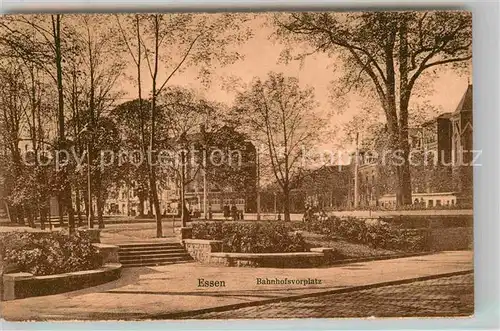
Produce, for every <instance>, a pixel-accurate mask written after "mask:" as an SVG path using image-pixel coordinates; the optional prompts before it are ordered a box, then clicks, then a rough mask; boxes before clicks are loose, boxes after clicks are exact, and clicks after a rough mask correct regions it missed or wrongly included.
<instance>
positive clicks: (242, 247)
mask: <svg viewBox="0 0 500 331" xmlns="http://www.w3.org/2000/svg"><path fill="white" fill-rule="evenodd" d="M193 238H194V239H206V240H221V241H222V242H223V249H224V252H237V253H240V252H241V253H287V252H306V251H308V250H309V247H308V245H307V243H306V242H305V240H304V238H303V237H302V235H301V234H300V233H293V229H292V227H291V226H290V225H289V224H288V223H285V222H259V223H237V222H197V223H194V224H193Z"/></svg>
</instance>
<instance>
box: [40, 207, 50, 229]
mask: <svg viewBox="0 0 500 331" xmlns="http://www.w3.org/2000/svg"><path fill="white" fill-rule="evenodd" d="M47 215H48V212H47V206H46V205H45V203H43V205H42V207H41V208H40V229H42V230H45V223H46V222H47Z"/></svg>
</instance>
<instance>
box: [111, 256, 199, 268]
mask: <svg viewBox="0 0 500 331" xmlns="http://www.w3.org/2000/svg"><path fill="white" fill-rule="evenodd" d="M180 261H192V258H191V256H189V255H187V256H179V257H161V258H143V259H142V258H137V259H130V260H122V259H120V263H121V264H122V265H123V266H127V265H130V264H146V263H152V264H157V263H164V262H166V263H167V262H168V263H176V262H180Z"/></svg>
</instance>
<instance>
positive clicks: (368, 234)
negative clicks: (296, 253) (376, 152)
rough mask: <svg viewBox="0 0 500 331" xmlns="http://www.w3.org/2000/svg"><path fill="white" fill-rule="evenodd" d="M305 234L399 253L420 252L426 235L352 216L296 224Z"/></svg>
mask: <svg viewBox="0 0 500 331" xmlns="http://www.w3.org/2000/svg"><path fill="white" fill-rule="evenodd" d="M298 227H299V228H302V229H304V230H306V231H309V232H313V233H317V234H322V235H325V236H326V237H328V238H333V237H342V238H343V239H345V240H346V241H348V242H352V243H360V244H366V245H369V246H371V247H373V248H383V249H390V250H400V251H409V252H414V251H423V250H424V249H425V243H426V236H425V234H424V232H423V231H421V230H418V229H404V228H402V227H401V226H395V225H391V224H389V223H387V222H384V221H382V220H377V221H371V222H370V221H367V220H363V219H359V218H355V217H347V218H339V217H335V216H331V217H327V218H320V217H318V216H317V215H314V216H313V217H311V218H308V219H305V220H304V222H303V223H301V224H300V225H298Z"/></svg>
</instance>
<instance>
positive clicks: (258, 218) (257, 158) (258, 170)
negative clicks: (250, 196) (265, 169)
mask: <svg viewBox="0 0 500 331" xmlns="http://www.w3.org/2000/svg"><path fill="white" fill-rule="evenodd" d="M256 154H257V155H256V164H257V221H260V157H259V147H257V149H256Z"/></svg>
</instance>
